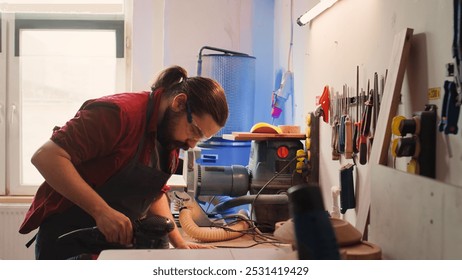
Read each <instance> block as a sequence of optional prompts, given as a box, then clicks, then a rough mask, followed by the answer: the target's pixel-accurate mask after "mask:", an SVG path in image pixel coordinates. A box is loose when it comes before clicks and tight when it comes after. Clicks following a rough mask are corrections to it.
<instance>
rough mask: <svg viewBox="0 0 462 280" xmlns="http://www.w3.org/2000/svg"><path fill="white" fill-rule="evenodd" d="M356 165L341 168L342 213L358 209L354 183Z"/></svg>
mask: <svg viewBox="0 0 462 280" xmlns="http://www.w3.org/2000/svg"><path fill="white" fill-rule="evenodd" d="M353 170H354V164H351V163H349V164H347V165H345V166H342V168H340V213H342V214H345V213H346V211H347V210H348V209H354V208H355V207H356V198H355V186H354V181H353Z"/></svg>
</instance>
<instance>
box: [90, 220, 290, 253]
mask: <svg viewBox="0 0 462 280" xmlns="http://www.w3.org/2000/svg"><path fill="white" fill-rule="evenodd" d="M180 232H181V228H180ZM182 234H183V233H182ZM183 236H184V238H185V239H186V240H188V241H191V239H190V237H189V236H187V235H185V234H183ZM206 244H207V245H212V246H216V247H217V248H212V249H174V248H170V249H127V250H104V251H102V252H101V254H100V255H99V257H98V260H297V259H298V256H297V252H296V251H294V250H292V245H290V244H277V245H276V244H267V243H264V244H258V245H255V241H254V240H253V239H252V237H251V236H248V235H244V236H242V237H239V238H236V239H232V240H228V241H222V242H211V243H206ZM254 245H255V246H254ZM250 246H253V247H250ZM224 247H227V248H224ZM246 247H249V248H246Z"/></svg>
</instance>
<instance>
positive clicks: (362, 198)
mask: <svg viewBox="0 0 462 280" xmlns="http://www.w3.org/2000/svg"><path fill="white" fill-rule="evenodd" d="M412 33H413V29H411V28H405V29H403V30H402V31H401V32H399V33H397V34H396V35H395V38H394V41H393V47H392V51H391V58H390V61H389V65H388V74H387V80H386V82H385V88H384V91H383V95H382V100H381V104H380V111H379V116H378V119H377V127H376V129H375V132H374V143H373V145H372V148H371V153H370V157H369V162H368V163H369V164H368V166H369V168H368V172H367V174H366V181H365V182H366V184H365V185H364V186H361V188H359V194H358V214H357V218H356V228H357V229H358V230H360V231H361V232H362V233H363V235H364V234H365V233H367V232H366V230H367V219H368V216H369V210H370V206H371V205H370V204H371V188H372V187H373V186H371V184H370V182H371V165H373V164H381V165H387V164H388V150H389V147H390V142H391V122H392V120H393V117H394V116H395V115H396V113H397V111H398V105H399V99H400V94H401V87H402V85H403V80H404V73H405V71H406V66H407V61H408V56H409V50H410V48H411V38H412ZM372 223H373V221H372Z"/></svg>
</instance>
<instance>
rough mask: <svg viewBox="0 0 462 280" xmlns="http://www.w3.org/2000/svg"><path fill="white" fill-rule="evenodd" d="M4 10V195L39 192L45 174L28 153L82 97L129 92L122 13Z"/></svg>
mask: <svg viewBox="0 0 462 280" xmlns="http://www.w3.org/2000/svg"><path fill="white" fill-rule="evenodd" d="M16 2H27V1H16ZM42 2H50V1H42ZM53 2H56V1H53ZM65 2H72V1H65ZM74 2H75V1H74ZM80 2H81V3H82V1H80ZM84 2H85V1H84ZM95 2H111V1H109V0H106V1H95ZM112 2H114V1H112ZM116 2H120V0H119V1H116ZM20 4H21V3H20ZM0 16H1V28H0V29H1V31H0V32H1V33H0V34H1V37H0V38H1V44H0V48H1V49H0V145H1V146H0V178H1V179H2V180H1V182H0V194H6V195H28V194H34V193H35V191H36V189H37V187H38V185H39V184H40V183H42V181H43V178H42V176H41V175H40V174H39V173H38V171H36V169H35V167H33V166H32V164H31V163H30V158H31V156H32V154H33V153H34V152H35V150H37V148H38V147H39V146H40V145H41V144H43V143H44V142H45V141H46V140H47V139H49V137H50V136H51V133H52V129H53V127H54V126H61V125H63V124H65V122H66V121H67V120H68V119H69V118H71V117H72V116H73V115H74V114H75V112H76V111H77V109H78V108H79V107H80V105H81V104H82V103H83V102H84V101H85V100H87V99H89V98H95V97H99V96H102V95H107V94H112V93H115V92H122V91H125V90H126V88H127V87H126V84H125V61H124V46H125V44H124V42H125V38H124V19H123V14H107V13H102V14H94V13H93V14H91V13H83V14H66V13H14V12H3V13H2V14H1V15H0ZM6 28H8V30H6Z"/></svg>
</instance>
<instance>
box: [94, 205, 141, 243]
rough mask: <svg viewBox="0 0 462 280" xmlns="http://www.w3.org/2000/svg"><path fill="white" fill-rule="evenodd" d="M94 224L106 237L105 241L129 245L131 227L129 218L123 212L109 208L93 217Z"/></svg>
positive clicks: (131, 235)
mask: <svg viewBox="0 0 462 280" xmlns="http://www.w3.org/2000/svg"><path fill="white" fill-rule="evenodd" d="M95 220H96V226H97V227H98V229H99V230H100V231H101V232H102V233H103V234H104V236H105V237H106V241H108V242H111V243H120V244H122V245H131V244H132V242H133V227H132V223H131V221H130V219H129V218H128V217H127V216H125V215H124V214H122V213H120V212H118V211H116V210H114V209H112V208H110V209H108V210H107V211H104V212H103V213H101V215H98V216H97V217H95Z"/></svg>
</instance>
